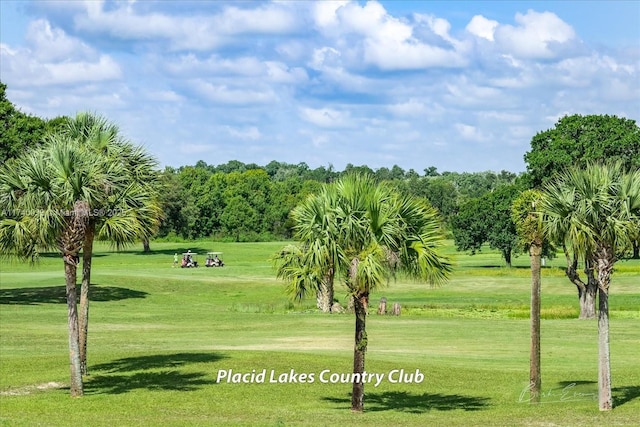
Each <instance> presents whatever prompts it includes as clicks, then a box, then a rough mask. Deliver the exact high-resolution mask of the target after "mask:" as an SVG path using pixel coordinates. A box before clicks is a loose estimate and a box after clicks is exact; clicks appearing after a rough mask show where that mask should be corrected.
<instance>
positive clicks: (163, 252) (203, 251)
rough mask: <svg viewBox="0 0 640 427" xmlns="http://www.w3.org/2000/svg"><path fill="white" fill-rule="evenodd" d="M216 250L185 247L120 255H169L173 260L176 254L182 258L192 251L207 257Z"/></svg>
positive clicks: (124, 252) (131, 251)
mask: <svg viewBox="0 0 640 427" xmlns="http://www.w3.org/2000/svg"><path fill="white" fill-rule="evenodd" d="M214 250H215V249H212V248H203V247H201V246H185V247H180V248H173V249H159V250H154V249H153V248H152V249H151V250H150V251H149V252H144V251H143V250H142V249H130V250H124V251H119V252H118V253H122V254H130V255H168V256H169V255H170V256H171V257H172V260H173V255H174V254H175V253H176V252H177V253H178V255H179V256H182V254H183V253H185V252H187V251H191V253H194V254H197V255H201V256H206V255H207V252H210V251H214Z"/></svg>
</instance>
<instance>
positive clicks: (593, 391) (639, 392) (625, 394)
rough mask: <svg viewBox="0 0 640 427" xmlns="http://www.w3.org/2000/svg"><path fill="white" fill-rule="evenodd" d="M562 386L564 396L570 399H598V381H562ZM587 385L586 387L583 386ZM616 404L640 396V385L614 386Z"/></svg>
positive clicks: (560, 384) (612, 390) (612, 391)
mask: <svg viewBox="0 0 640 427" xmlns="http://www.w3.org/2000/svg"><path fill="white" fill-rule="evenodd" d="M558 385H559V386H560V387H562V392H563V393H564V395H563V397H564V399H563V400H565V401H568V400H595V401H597V400H598V382H597V381H560V382H559V383H558ZM581 386H585V387H586V389H585V387H581ZM611 393H612V394H613V404H614V406H622V405H624V404H625V403H628V402H631V401H632V400H634V399H638V398H640V386H625V387H613V388H612V389H611Z"/></svg>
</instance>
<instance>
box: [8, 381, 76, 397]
mask: <svg viewBox="0 0 640 427" xmlns="http://www.w3.org/2000/svg"><path fill="white" fill-rule="evenodd" d="M63 387H66V385H65V384H62V383H57V382H55V381H50V382H48V383H42V384H34V385H27V386H24V387H19V388H11V389H9V390H5V391H0V396H24V395H27V394H31V393H33V392H36V391H44V390H50V389H59V388H63Z"/></svg>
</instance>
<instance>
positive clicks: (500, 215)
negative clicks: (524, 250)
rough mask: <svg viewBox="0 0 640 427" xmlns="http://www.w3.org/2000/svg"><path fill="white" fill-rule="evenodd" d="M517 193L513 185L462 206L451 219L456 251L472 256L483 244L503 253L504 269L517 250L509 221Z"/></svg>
mask: <svg viewBox="0 0 640 427" xmlns="http://www.w3.org/2000/svg"><path fill="white" fill-rule="evenodd" d="M519 193H520V190H519V189H518V187H516V186H515V185H505V186H502V187H499V188H497V189H496V190H494V191H492V192H490V193H486V194H485V195H483V196H482V197H478V198H475V199H471V200H469V201H467V202H466V203H464V204H462V205H461V206H460V208H459V210H458V213H457V214H456V215H455V216H454V217H453V219H452V228H453V230H452V231H453V236H454V240H455V243H456V247H457V248H458V250H468V251H471V253H472V254H474V253H475V252H476V251H479V250H480V249H481V247H482V245H483V244H484V243H489V246H490V247H491V248H493V249H498V250H500V252H501V253H502V257H503V258H504V260H505V262H506V263H507V266H509V267H510V266H511V255H512V252H513V249H514V248H515V247H517V244H518V237H517V233H516V229H515V224H514V223H513V220H512V219H511V204H512V203H513V201H514V200H515V198H516V197H517V196H518V194H519Z"/></svg>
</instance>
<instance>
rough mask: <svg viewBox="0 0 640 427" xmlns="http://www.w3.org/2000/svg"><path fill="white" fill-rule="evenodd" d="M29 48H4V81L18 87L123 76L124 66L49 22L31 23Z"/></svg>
mask: <svg viewBox="0 0 640 427" xmlns="http://www.w3.org/2000/svg"><path fill="white" fill-rule="evenodd" d="M25 40H26V42H27V45H26V46H24V47H20V48H17V49H11V48H10V47H9V46H7V45H2V47H1V48H0V62H2V74H3V80H4V79H6V80H9V81H12V82H14V84H16V85H18V86H26V85H33V86H45V85H68V84H74V83H75V84H83V83H90V82H100V81H106V80H115V79H119V78H121V77H122V70H121V68H120V65H119V64H118V63H117V62H116V60H115V59H113V58H112V57H111V56H109V55H107V54H101V53H99V52H97V51H96V50H94V49H93V48H91V47H90V46H89V45H87V44H86V43H84V42H82V41H81V40H79V39H78V38H75V37H71V36H69V35H67V34H66V33H65V32H64V31H63V30H61V29H60V28H55V27H53V26H52V25H51V24H50V23H49V22H48V21H46V20H43V19H38V20H35V21H33V22H31V23H30V25H29V27H28V29H27V33H26V35H25Z"/></svg>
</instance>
